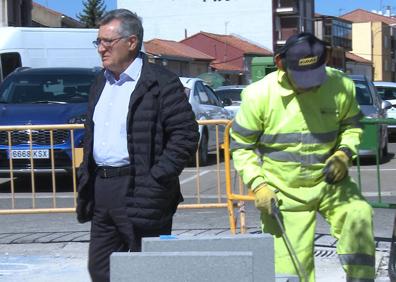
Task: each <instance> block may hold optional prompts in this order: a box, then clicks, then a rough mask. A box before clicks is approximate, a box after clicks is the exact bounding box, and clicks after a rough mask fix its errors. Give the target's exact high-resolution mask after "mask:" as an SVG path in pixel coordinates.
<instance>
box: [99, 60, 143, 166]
mask: <svg viewBox="0 0 396 282" xmlns="http://www.w3.org/2000/svg"><path fill="white" fill-rule="evenodd" d="M142 65H143V61H142V58H141V57H140V56H138V57H137V58H136V59H135V60H134V61H133V62H132V64H130V65H129V67H128V68H127V69H126V70H125V71H124V72H123V73H121V75H120V79H119V80H116V79H115V77H114V76H113V74H112V73H111V72H110V71H108V70H106V71H105V73H104V75H105V78H106V85H105V87H104V89H103V91H102V94H101V96H100V98H99V101H98V103H97V104H96V107H95V111H94V115H93V121H94V144H93V157H94V159H95V162H96V164H97V165H98V166H114V167H120V166H124V165H128V164H129V154H128V145H127V129H126V123H127V115H128V110H129V100H130V98H131V95H132V92H133V91H134V90H135V87H136V83H137V81H138V80H139V77H140V73H141V70H142Z"/></svg>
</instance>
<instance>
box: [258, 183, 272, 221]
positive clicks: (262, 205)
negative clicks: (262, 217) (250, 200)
mask: <svg viewBox="0 0 396 282" xmlns="http://www.w3.org/2000/svg"><path fill="white" fill-rule="evenodd" d="M253 192H254V205H255V206H256V208H257V209H258V210H260V211H262V212H264V213H266V214H268V215H271V214H272V212H273V210H272V206H271V204H272V202H275V203H277V202H278V199H277V197H276V194H275V193H276V192H275V191H273V190H272V189H271V188H270V187H268V185H267V184H266V183H263V184H260V185H259V186H258V187H257V188H255V189H254V190H253Z"/></svg>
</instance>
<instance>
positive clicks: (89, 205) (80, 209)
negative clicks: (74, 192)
mask: <svg viewBox="0 0 396 282" xmlns="http://www.w3.org/2000/svg"><path fill="white" fill-rule="evenodd" d="M93 210H94V206H93V201H87V200H83V199H80V198H78V199H77V208H76V212H77V220H78V222H79V223H85V222H88V221H91V219H92V217H93Z"/></svg>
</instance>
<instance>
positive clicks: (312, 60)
mask: <svg viewBox="0 0 396 282" xmlns="http://www.w3.org/2000/svg"><path fill="white" fill-rule="evenodd" d="M326 45H327V44H326V43H325V42H323V41H322V40H320V39H318V38H316V37H315V36H314V35H313V34H311V33H306V32H305V33H300V34H296V35H293V36H291V37H290V38H289V39H287V41H286V44H285V46H284V47H283V48H282V49H281V50H280V55H281V57H282V62H283V64H284V67H285V68H286V69H287V73H288V74H289V76H290V78H291V79H292V80H293V82H294V84H295V85H296V86H297V87H298V88H301V89H308V88H312V87H316V86H319V85H321V84H323V82H325V81H326V79H327V76H326V68H325V66H326Z"/></svg>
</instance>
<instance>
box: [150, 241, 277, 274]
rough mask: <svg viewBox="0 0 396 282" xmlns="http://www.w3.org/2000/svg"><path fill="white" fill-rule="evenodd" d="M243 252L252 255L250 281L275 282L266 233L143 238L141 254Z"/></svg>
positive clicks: (271, 256)
mask: <svg viewBox="0 0 396 282" xmlns="http://www.w3.org/2000/svg"><path fill="white" fill-rule="evenodd" d="M187 251H201V252H208V251H209V252H210V251H212V252H213V251H216V252H222V251H229V252H230V251H232V252H241V251H242V252H243V251H249V252H252V253H253V273H254V280H251V281H263V277H265V281H275V264H274V242H273V238H272V236H270V235H268V234H239V235H224V236H214V235H213V236H183V235H180V236H161V237H156V238H143V241H142V252H187Z"/></svg>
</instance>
